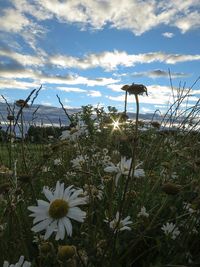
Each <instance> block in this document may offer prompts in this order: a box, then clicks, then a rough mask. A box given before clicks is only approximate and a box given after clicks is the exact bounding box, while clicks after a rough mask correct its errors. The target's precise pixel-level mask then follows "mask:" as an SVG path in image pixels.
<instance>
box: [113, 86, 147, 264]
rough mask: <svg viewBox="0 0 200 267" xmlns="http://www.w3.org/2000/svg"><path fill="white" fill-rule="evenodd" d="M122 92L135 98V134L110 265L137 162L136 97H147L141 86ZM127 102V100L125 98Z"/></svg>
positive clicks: (129, 87) (128, 87)
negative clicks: (144, 95)
mask: <svg viewBox="0 0 200 267" xmlns="http://www.w3.org/2000/svg"><path fill="white" fill-rule="evenodd" d="M122 90H124V91H126V94H127V92H128V93H129V95H134V96H135V102H136V117H135V132H134V136H133V143H132V157H131V165H130V169H129V173H128V177H127V179H126V183H125V187H124V191H123V195H122V201H121V205H120V207H119V219H118V221H117V222H116V226H115V229H114V238H113V239H114V241H113V249H112V252H111V260H110V262H111V263H112V261H113V256H114V255H115V249H116V240H117V235H118V231H117V228H118V226H119V223H120V220H121V219H122V216H123V211H124V208H125V204H127V206H128V204H129V203H128V202H127V201H126V194H127V192H128V189H129V187H130V188H131V186H132V184H133V180H134V179H133V178H134V171H135V166H136V160H137V150H138V139H139V135H138V134H139V131H138V121H139V97H138V95H143V93H145V94H146V95H147V96H148V94H147V88H146V86H144V85H143V84H134V83H133V84H132V85H130V86H129V85H124V86H123V87H122ZM126 101H127V98H126ZM115 230H116V231H115Z"/></svg>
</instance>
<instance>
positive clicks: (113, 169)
mask: <svg viewBox="0 0 200 267" xmlns="http://www.w3.org/2000/svg"><path fill="white" fill-rule="evenodd" d="M130 167H131V159H128V160H126V158H125V157H122V158H121V161H120V162H119V163H118V164H117V166H116V165H115V164H113V163H112V162H110V163H109V166H107V167H106V168H104V171H105V172H108V173H116V177H115V185H116V186H117V184H118V180H119V177H120V176H121V175H122V174H123V175H126V176H127V175H128V174H129V170H130Z"/></svg>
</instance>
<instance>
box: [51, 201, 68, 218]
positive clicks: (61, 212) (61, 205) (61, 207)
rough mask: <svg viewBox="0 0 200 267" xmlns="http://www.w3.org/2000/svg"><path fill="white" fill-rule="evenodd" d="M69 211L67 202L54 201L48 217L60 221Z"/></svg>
mask: <svg viewBox="0 0 200 267" xmlns="http://www.w3.org/2000/svg"><path fill="white" fill-rule="evenodd" d="M68 211H69V205H68V203H67V201H65V200H63V199H55V200H54V201H53V202H52V203H51V204H50V207H49V215H50V216H51V217H52V218H53V219H61V218H63V217H65V216H66V215H67V213H68Z"/></svg>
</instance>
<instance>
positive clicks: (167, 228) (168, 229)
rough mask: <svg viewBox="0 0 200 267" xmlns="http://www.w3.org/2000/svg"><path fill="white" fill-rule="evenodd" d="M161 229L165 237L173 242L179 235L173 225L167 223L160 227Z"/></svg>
mask: <svg viewBox="0 0 200 267" xmlns="http://www.w3.org/2000/svg"><path fill="white" fill-rule="evenodd" d="M161 229H162V230H163V231H164V233H165V235H167V236H169V237H170V238H171V239H173V240H175V239H176V238H177V236H178V235H179V234H180V231H179V229H178V227H176V226H175V224H173V223H169V222H167V223H166V224H165V225H163V226H162V227H161Z"/></svg>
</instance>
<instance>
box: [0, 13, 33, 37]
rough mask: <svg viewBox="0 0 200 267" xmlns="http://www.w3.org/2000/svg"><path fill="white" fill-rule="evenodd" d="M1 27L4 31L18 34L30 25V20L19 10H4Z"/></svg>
mask: <svg viewBox="0 0 200 267" xmlns="http://www.w3.org/2000/svg"><path fill="white" fill-rule="evenodd" d="M0 25H1V30H3V31H7V32H15V33H18V32H20V31H21V30H23V29H24V28H25V27H26V26H27V25H29V20H28V19H27V18H26V16H24V15H23V14H21V13H20V12H18V10H16V9H13V8H9V9H4V10H3V15H2V16H1V17H0Z"/></svg>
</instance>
